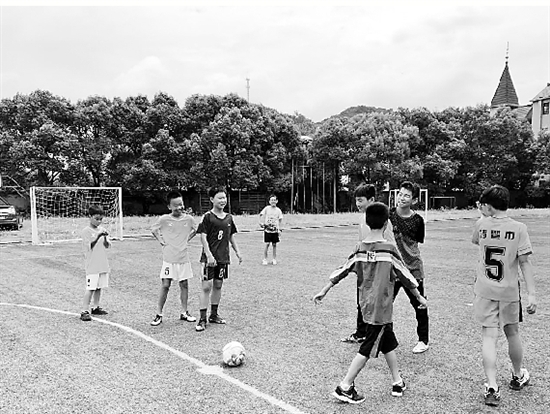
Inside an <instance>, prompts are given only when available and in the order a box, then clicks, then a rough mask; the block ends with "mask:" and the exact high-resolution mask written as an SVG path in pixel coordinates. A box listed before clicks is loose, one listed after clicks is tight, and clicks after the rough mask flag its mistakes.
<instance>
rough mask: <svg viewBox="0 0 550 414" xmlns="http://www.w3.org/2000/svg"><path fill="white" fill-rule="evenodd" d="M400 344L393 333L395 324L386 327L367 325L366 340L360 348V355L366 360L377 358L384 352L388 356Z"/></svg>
mask: <svg viewBox="0 0 550 414" xmlns="http://www.w3.org/2000/svg"><path fill="white" fill-rule="evenodd" d="M397 345H399V343H398V342H397V338H396V337H395V334H394V333H393V323H388V324H386V325H371V324H369V323H368V324H367V330H366V336H365V340H364V341H363V343H362V344H361V347H360V348H359V351H358V352H359V353H360V354H361V355H363V356H364V357H366V358H377V357H378V354H379V353H380V352H382V353H383V354H387V353H388V352H391V351H393V350H394V349H395V348H397Z"/></svg>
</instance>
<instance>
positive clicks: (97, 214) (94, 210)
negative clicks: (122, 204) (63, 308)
mask: <svg viewBox="0 0 550 414" xmlns="http://www.w3.org/2000/svg"><path fill="white" fill-rule="evenodd" d="M88 213H89V215H90V224H89V225H88V226H86V227H85V228H84V229H83V230H82V250H83V251H84V258H85V260H84V267H85V270H86V293H85V294H84V302H83V310H82V313H81V314H80V319H81V320H83V321H91V320H92V316H91V315H106V314H107V311H105V310H104V309H102V308H100V307H99V300H100V298H101V289H103V288H106V287H107V286H109V272H110V268H109V260H108V259H107V251H106V249H108V248H109V247H111V242H110V241H109V237H108V236H109V232H108V231H107V230H106V229H105V228H103V227H102V226H101V223H102V222H103V218H104V217H105V212H104V211H103V208H102V207H100V206H97V205H92V206H90V208H89V210H88ZM90 301H91V302H92V306H91V307H90Z"/></svg>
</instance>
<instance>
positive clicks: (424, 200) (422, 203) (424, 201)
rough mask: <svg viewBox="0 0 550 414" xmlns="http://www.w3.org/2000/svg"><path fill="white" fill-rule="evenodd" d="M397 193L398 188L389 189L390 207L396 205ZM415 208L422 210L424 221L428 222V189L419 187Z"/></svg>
mask: <svg viewBox="0 0 550 414" xmlns="http://www.w3.org/2000/svg"><path fill="white" fill-rule="evenodd" d="M398 193H399V190H398V189H396V190H390V200H389V205H390V207H397V194H398ZM414 209H415V210H417V211H418V212H422V213H423V214H422V215H423V216H424V221H425V222H428V189H427V188H421V189H420V197H419V199H418V203H417V204H416V206H415V208H414Z"/></svg>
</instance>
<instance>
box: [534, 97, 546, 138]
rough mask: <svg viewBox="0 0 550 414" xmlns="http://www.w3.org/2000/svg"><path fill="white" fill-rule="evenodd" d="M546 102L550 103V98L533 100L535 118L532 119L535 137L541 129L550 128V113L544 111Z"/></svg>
mask: <svg viewBox="0 0 550 414" xmlns="http://www.w3.org/2000/svg"><path fill="white" fill-rule="evenodd" d="M545 103H550V99H542V100H540V101H536V102H533V119H532V120H531V125H532V128H533V134H534V135H535V137H537V136H538V134H539V132H540V131H541V129H550V114H543V113H542V106H543V104H545Z"/></svg>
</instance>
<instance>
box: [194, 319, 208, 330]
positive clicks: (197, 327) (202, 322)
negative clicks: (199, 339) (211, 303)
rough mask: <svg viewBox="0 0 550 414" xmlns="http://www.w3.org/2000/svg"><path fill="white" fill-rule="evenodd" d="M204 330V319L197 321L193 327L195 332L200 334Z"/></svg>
mask: <svg viewBox="0 0 550 414" xmlns="http://www.w3.org/2000/svg"><path fill="white" fill-rule="evenodd" d="M205 329H206V319H199V323H197V326H195V331H197V332H202V331H204V330H205Z"/></svg>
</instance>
